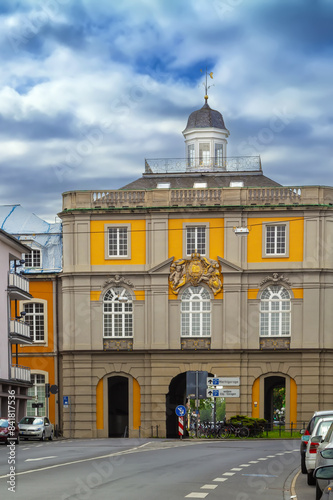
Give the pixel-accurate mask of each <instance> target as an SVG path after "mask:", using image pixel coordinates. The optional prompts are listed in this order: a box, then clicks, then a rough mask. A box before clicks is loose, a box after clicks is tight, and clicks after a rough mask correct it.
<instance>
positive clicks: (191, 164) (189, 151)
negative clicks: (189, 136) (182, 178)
mask: <svg viewBox="0 0 333 500" xmlns="http://www.w3.org/2000/svg"><path fill="white" fill-rule="evenodd" d="M187 160H188V166H189V167H194V166H195V153H194V144H190V145H189V146H188V147H187Z"/></svg>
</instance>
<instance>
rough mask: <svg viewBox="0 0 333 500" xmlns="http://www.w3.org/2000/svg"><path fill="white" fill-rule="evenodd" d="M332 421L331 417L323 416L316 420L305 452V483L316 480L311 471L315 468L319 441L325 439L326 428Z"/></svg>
mask: <svg viewBox="0 0 333 500" xmlns="http://www.w3.org/2000/svg"><path fill="white" fill-rule="evenodd" d="M332 423H333V417H332V416H331V417H325V418H321V419H320V420H318V422H317V423H316V425H315V427H314V429H313V432H312V434H311V436H310V439H309V441H308V444H307V446H306V452H305V466H306V469H307V472H308V476H307V483H308V484H309V485H315V484H316V480H315V478H314V476H313V471H314V470H315V468H316V454H317V449H318V447H319V445H320V443H321V442H322V441H323V440H324V439H325V436H326V434H327V431H328V429H329V428H330V426H331V424H332Z"/></svg>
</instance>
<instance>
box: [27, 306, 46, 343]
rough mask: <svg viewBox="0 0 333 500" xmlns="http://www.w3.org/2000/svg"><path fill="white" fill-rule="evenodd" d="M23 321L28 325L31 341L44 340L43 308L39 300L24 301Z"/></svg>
mask: <svg viewBox="0 0 333 500" xmlns="http://www.w3.org/2000/svg"><path fill="white" fill-rule="evenodd" d="M23 307H24V311H25V312H26V315H25V322H26V323H27V324H28V325H29V326H30V337H31V339H32V340H33V342H44V341H45V308H44V304H43V303H40V302H25V303H24V305H23Z"/></svg>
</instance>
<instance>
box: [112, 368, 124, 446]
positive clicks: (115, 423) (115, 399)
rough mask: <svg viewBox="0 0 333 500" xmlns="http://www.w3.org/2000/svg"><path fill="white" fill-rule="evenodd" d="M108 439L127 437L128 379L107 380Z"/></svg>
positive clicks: (113, 378)
mask: <svg viewBox="0 0 333 500" xmlns="http://www.w3.org/2000/svg"><path fill="white" fill-rule="evenodd" d="M108 416H109V437H128V379H127V378H126V377H120V376H116V377H110V378H108Z"/></svg>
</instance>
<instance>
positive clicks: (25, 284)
mask: <svg viewBox="0 0 333 500" xmlns="http://www.w3.org/2000/svg"><path fill="white" fill-rule="evenodd" d="M8 293H9V295H10V298H11V300H24V299H30V298H31V295H30V293H29V281H28V280H27V279H26V278H23V276H21V275H20V274H17V273H8Z"/></svg>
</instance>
